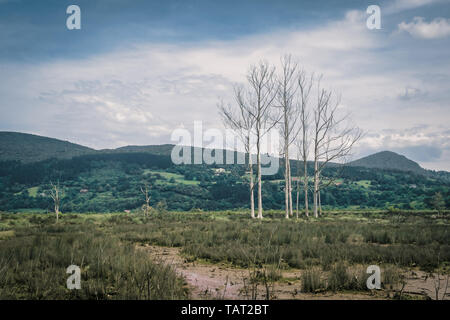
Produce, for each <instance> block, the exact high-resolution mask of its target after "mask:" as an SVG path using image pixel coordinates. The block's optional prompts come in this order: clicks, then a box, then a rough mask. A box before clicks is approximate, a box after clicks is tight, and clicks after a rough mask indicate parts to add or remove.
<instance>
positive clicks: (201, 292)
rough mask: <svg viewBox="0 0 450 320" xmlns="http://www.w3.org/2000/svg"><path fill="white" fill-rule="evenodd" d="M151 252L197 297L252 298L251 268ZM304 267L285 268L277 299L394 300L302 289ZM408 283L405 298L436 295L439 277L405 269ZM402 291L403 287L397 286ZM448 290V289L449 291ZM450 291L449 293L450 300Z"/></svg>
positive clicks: (389, 293) (387, 293)
mask: <svg viewBox="0 0 450 320" xmlns="http://www.w3.org/2000/svg"><path fill="white" fill-rule="evenodd" d="M139 248H140V249H142V250H145V251H147V252H148V253H149V255H150V256H151V257H152V259H153V260H156V261H160V262H161V263H166V264H170V265H172V266H173V267H174V268H175V270H176V272H177V273H178V274H179V275H181V276H183V277H184V278H185V279H186V283H187V285H188V286H189V288H190V291H191V293H192V298H193V299H248V298H249V297H250V295H251V291H250V290H248V286H245V285H244V281H247V282H248V280H247V279H248V277H249V271H248V270H247V269H242V268H235V267H232V266H229V265H226V264H211V263H207V262H199V261H194V262H189V261H187V260H186V259H185V258H184V257H183V256H182V255H181V254H180V249H179V248H169V247H159V246H149V245H145V246H140V247H139ZM301 274H302V270H299V269H290V270H283V271H282V279H281V280H280V281H277V282H276V283H275V284H274V288H273V293H272V297H271V298H273V299H327V300H372V299H392V297H393V296H394V293H395V291H394V290H375V291H368V292H338V293H333V292H321V293H315V294H312V293H302V292H300V288H301V286H300V278H301ZM404 275H405V279H406V285H405V287H404V289H403V294H404V297H410V298H416V299H426V298H428V299H429V298H431V299H435V298H436V292H435V284H434V282H435V281H436V279H437V275H435V278H434V279H433V278H432V277H429V276H427V274H426V273H425V272H422V271H418V270H414V271H405V273H404ZM446 285H448V283H447V282H446V279H444V278H443V277H442V276H441V288H440V290H439V299H442V297H443V296H444V293H445V292H446V291H445V290H446V288H445V287H446ZM246 288H247V290H246ZM393 289H395V290H397V291H398V290H400V289H401V288H399V287H397V288H393ZM257 291H258V297H257V298H258V299H264V298H265V294H266V290H265V288H263V287H262V286H259V288H258V290H257ZM447 292H448V290H447ZM449 298H450V294H449V293H447V294H445V299H446V300H448V299H449Z"/></svg>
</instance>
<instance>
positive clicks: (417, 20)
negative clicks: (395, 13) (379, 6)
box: [398, 17, 450, 39]
mask: <svg viewBox="0 0 450 320" xmlns="http://www.w3.org/2000/svg"><path fill="white" fill-rule="evenodd" d="M398 30H399V31H405V32H408V33H409V34H411V35H412V36H413V37H416V38H423V39H437V38H444V37H447V36H449V35H450V19H445V18H436V19H434V20H433V21H431V22H429V23H427V22H425V21H424V18H422V17H414V19H413V21H411V22H409V23H406V22H404V21H403V22H402V23H400V24H399V25H398Z"/></svg>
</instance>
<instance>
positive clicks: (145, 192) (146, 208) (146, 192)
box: [141, 183, 151, 217]
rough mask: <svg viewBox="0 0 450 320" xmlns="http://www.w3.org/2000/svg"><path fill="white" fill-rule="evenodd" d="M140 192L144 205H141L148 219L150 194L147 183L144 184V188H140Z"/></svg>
mask: <svg viewBox="0 0 450 320" xmlns="http://www.w3.org/2000/svg"><path fill="white" fill-rule="evenodd" d="M141 192H142V194H143V195H144V197H145V203H144V205H143V209H144V210H143V211H144V215H145V216H146V217H148V215H149V212H150V209H151V207H150V193H149V188H148V184H147V183H145V184H144V187H142V186H141Z"/></svg>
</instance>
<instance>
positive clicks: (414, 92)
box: [398, 86, 428, 101]
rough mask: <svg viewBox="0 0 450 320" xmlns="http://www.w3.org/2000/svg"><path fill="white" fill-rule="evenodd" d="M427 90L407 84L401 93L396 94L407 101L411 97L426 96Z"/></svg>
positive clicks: (411, 98)
mask: <svg viewBox="0 0 450 320" xmlns="http://www.w3.org/2000/svg"><path fill="white" fill-rule="evenodd" d="M427 94H428V93H427V92H424V91H423V90H421V89H420V88H414V87H410V86H407V87H406V88H405V90H404V92H403V93H401V94H399V95H398V98H399V99H400V100H404V101H409V100H413V99H420V98H424V97H426V96H427Z"/></svg>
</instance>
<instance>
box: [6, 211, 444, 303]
mask: <svg viewBox="0 0 450 320" xmlns="http://www.w3.org/2000/svg"><path fill="white" fill-rule="evenodd" d="M264 217H265V218H264V220H263V221H258V220H251V219H250V218H249V212H248V211H221V212H203V211H199V210H194V211H189V212H164V213H158V212H154V213H153V214H152V216H151V217H148V218H146V217H144V216H142V215H140V214H137V213H134V214H133V213H131V214H124V213H108V214H95V213H94V214H63V215H62V216H61V218H60V222H59V223H58V224H55V217H54V215H53V214H36V213H18V214H11V213H0V270H5V271H4V272H2V273H0V298H3V299H8V298H12V299H40V298H48V299H54V298H55V299H56V298H60V299H148V298H150V299H172V298H183V297H186V296H187V293H186V291H185V289H184V287H183V283H182V281H181V280H180V279H178V278H177V277H176V276H175V274H174V273H173V270H172V269H165V268H163V267H162V266H159V264H158V263H157V261H156V262H155V261H151V260H150V259H149V257H148V256H146V255H143V253H142V252H141V251H139V250H136V249H135V248H136V245H142V244H153V245H161V246H169V247H180V248H181V252H182V254H183V255H184V256H185V257H186V258H187V259H188V260H189V261H195V260H197V261H207V262H209V263H224V264H226V265H228V266H239V267H244V268H254V267H257V268H260V266H275V265H277V266H278V267H279V268H282V269H290V268H299V269H302V270H306V272H305V273H304V276H302V277H303V278H302V281H303V282H302V288H303V289H304V290H305V291H307V292H321V291H323V290H328V291H330V290H331V291H342V290H344V291H345V290H366V288H365V286H364V281H365V278H364V277H365V276H364V272H363V271H364V270H363V269H364V268H363V267H364V266H365V267H367V266H368V265H371V264H376V265H379V266H382V269H383V270H384V268H386V273H385V274H384V275H383V276H384V277H385V278H384V280H383V281H384V282H385V283H386V284H390V283H392V284H395V283H396V281H397V282H398V278H399V275H398V270H400V268H413V269H420V270H423V271H427V272H431V271H435V270H437V269H441V270H445V268H448V265H449V264H450V234H449V232H448V230H449V217H450V216H449V214H448V212H446V213H445V214H444V215H443V216H440V217H437V216H436V215H435V213H434V212H432V211H426V212H420V211H404V212H403V211H398V212H397V211H396V212H395V213H392V212H387V211H381V210H372V211H346V212H337V211H335V212H327V213H326V215H325V216H323V217H321V218H319V219H314V218H310V219H306V218H304V217H303V216H302V217H301V218H300V219H299V220H296V219H290V220H289V221H286V220H285V219H284V218H283V212H281V211H276V210H272V211H265V212H264ZM438 257H439V258H438ZM72 262H73V263H74V264H77V265H83V267H82V270H83V271H82V272H83V274H84V278H83V279H84V280H83V281H85V282H86V285H85V286H84V288H83V290H82V291H79V292H76V293H74V292H69V291H67V289H65V287H64V284H65V282H64V281H65V279H67V275H66V274H65V273H64V271H65V269H64V268H67V266H68V265H70V264H72ZM19 266H20V267H19ZM278 267H277V268H278ZM269 269H270V268H269V267H268V270H269ZM273 270H275V269H273ZM361 270H362V271H361ZM148 279H151V283H152V284H151V285H152V286H154V287H152V289H151V290H150V292H152V293H151V295H149V291H146V290H145V289H142V288H146V289H148V288H147V287H145V284H144V283H147V282H146V281H147V280H148ZM38 280H39V281H38ZM47 286H48V288H47ZM158 288H159V289H158ZM299 289H301V288H299Z"/></svg>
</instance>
